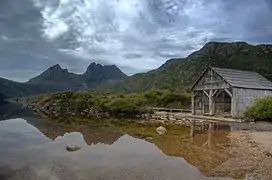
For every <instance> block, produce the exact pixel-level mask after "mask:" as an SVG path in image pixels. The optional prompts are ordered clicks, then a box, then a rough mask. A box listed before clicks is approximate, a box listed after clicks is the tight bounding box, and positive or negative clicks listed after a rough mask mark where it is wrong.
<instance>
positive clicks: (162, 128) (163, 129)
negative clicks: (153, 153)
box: [156, 126, 166, 134]
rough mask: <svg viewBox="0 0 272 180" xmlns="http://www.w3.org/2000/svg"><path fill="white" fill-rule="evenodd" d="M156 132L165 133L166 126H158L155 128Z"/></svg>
mask: <svg viewBox="0 0 272 180" xmlns="http://www.w3.org/2000/svg"><path fill="white" fill-rule="evenodd" d="M156 131H157V133H158V134H165V133H166V128H165V127H163V126H160V127H158V128H157V129H156Z"/></svg>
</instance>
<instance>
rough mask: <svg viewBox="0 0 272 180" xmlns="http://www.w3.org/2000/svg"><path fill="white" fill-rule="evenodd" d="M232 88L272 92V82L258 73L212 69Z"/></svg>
mask: <svg viewBox="0 0 272 180" xmlns="http://www.w3.org/2000/svg"><path fill="white" fill-rule="evenodd" d="M210 68H211V69H212V70H213V71H215V72H216V73H217V74H218V75H219V76H221V77H222V78H223V79H224V80H225V81H226V82H227V83H229V84H230V85H231V86H232V87H239V88H248V89H263V90H272V82H271V81H269V80H268V79H266V78H265V77H263V76H262V75H260V74H259V73H257V72H251V71H241V70H234V69H223V68H216V67H210Z"/></svg>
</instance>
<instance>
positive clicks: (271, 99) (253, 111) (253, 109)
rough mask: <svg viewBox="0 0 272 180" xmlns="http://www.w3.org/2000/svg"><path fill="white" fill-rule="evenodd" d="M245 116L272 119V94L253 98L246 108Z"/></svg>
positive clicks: (261, 119) (265, 119) (252, 118)
mask: <svg viewBox="0 0 272 180" xmlns="http://www.w3.org/2000/svg"><path fill="white" fill-rule="evenodd" d="M245 117H246V118H248V119H251V120H257V121H258V120H260V121H272V96H265V97H262V98H258V99H257V100H255V102H254V103H253V104H252V105H251V106H249V107H248V108H247V109H246V111H245Z"/></svg>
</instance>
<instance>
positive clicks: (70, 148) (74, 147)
mask: <svg viewBox="0 0 272 180" xmlns="http://www.w3.org/2000/svg"><path fill="white" fill-rule="evenodd" d="M79 149H81V148H80V147H79V146H77V145H75V144H67V145H66V150H67V151H70V152H73V151H78V150H79Z"/></svg>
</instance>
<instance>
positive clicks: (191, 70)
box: [100, 42, 272, 92]
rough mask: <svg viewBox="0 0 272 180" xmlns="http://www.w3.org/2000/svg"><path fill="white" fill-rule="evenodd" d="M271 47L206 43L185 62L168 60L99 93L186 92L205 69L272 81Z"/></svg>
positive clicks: (104, 88)
mask: <svg viewBox="0 0 272 180" xmlns="http://www.w3.org/2000/svg"><path fill="white" fill-rule="evenodd" d="M271 59H272V45H258V46H252V45H249V44H247V43H244V42H237V43H219V42H210V43H208V44H206V45H205V46H204V47H203V48H202V49H200V50H199V51H196V52H194V53H192V54H191V55H189V56H188V57H187V58H177V59H170V60H168V61H167V62H166V63H165V64H164V65H162V66H161V67H160V68H158V69H156V70H152V71H150V72H148V73H142V74H136V75H134V76H131V77H127V78H125V79H124V80H123V81H122V82H121V83H119V84H116V85H104V86H103V87H100V90H103V91H112V92H141V91H146V90H150V89H153V88H154V89H169V88H171V89H184V88H189V87H190V86H191V85H192V84H193V83H194V81H195V80H196V79H197V77H198V76H199V75H200V74H201V73H202V71H203V70H204V69H206V67H207V66H213V67H219V68H231V69H240V70H249V71H257V72H259V73H260V74H262V75H263V76H265V77H266V78H268V79H269V80H272V74H271V71H272V63H271Z"/></svg>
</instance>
